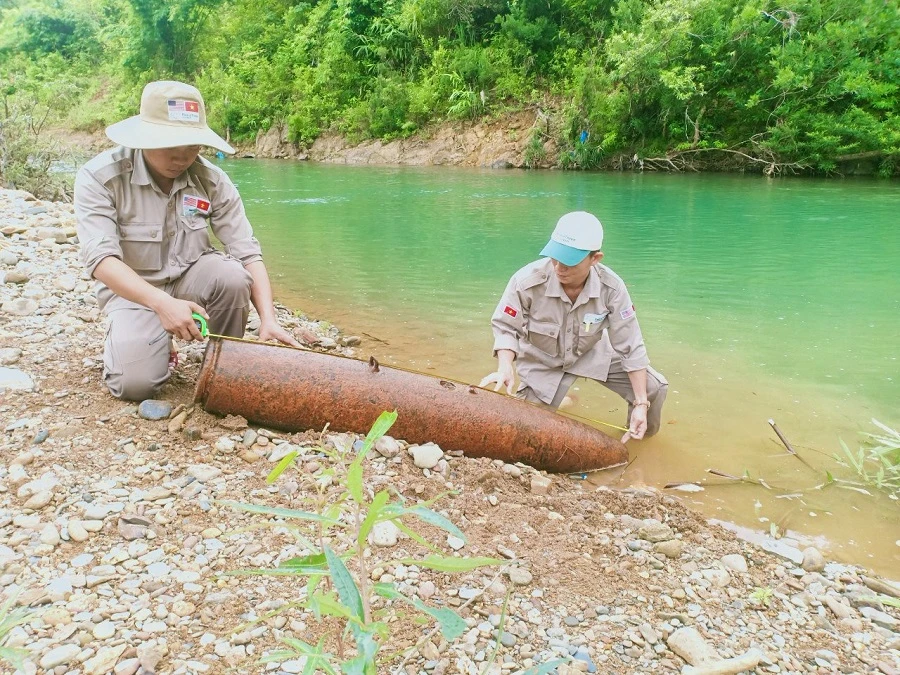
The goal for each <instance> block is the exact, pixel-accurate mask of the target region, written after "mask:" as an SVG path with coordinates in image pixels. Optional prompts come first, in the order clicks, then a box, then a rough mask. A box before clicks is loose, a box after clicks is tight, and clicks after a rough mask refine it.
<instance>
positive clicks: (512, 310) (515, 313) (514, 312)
mask: <svg viewBox="0 0 900 675" xmlns="http://www.w3.org/2000/svg"><path fill="white" fill-rule="evenodd" d="M503 313H504V314H509V315H510V316H511V317H512V318H514V319H515V318H516V317H517V316H518V315H519V312H518V310H516V309H515V308H513V307H510V306H509V305H507V306H506V307H504V308H503Z"/></svg>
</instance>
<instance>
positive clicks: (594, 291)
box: [544, 258, 600, 307]
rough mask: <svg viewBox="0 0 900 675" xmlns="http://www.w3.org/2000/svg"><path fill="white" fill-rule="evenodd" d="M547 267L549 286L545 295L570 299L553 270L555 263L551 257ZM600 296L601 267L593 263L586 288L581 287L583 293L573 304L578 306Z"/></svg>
mask: <svg viewBox="0 0 900 675" xmlns="http://www.w3.org/2000/svg"><path fill="white" fill-rule="evenodd" d="M547 267H548V269H547V275H548V276H547V288H546V290H545V291H544V295H546V296H547V297H548V298H564V299H566V300H569V296H568V295H566V292H565V290H563V287H562V284H561V283H559V279H557V278H556V273H555V272H554V271H553V263H552V262H550V259H549V258H547ZM599 297H600V269H599V268H598V267H597V265H593V266H592V267H591V271H590V272H589V273H588V278H587V281H585V283H584V288H582V289H581V293H579V294H578V297H577V298H576V299H575V302H573V303H572V305H573V307H578V306H580V305H583V304H584V303H586V302H587V301H588V300H590V299H592V298H599ZM570 302H571V301H570Z"/></svg>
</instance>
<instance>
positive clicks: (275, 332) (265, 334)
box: [259, 321, 300, 347]
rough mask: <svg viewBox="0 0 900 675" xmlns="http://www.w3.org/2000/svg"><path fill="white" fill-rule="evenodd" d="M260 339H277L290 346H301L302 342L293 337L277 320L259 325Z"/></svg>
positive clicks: (264, 340) (265, 340)
mask: <svg viewBox="0 0 900 675" xmlns="http://www.w3.org/2000/svg"><path fill="white" fill-rule="evenodd" d="M259 339H260V340H261V341H263V342H267V341H269V340H277V341H278V342H280V343H281V344H284V345H288V346H289V347H299V346H300V343H299V342H297V341H296V340H295V339H294V338H292V337H291V334H290V333H288V332H287V331H286V330H285V329H284V328H282V327H281V326H279V325H278V322H277V321H267V322H266V323H261V324H260V325H259Z"/></svg>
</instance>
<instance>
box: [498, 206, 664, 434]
mask: <svg viewBox="0 0 900 675" xmlns="http://www.w3.org/2000/svg"><path fill="white" fill-rule="evenodd" d="M602 244H603V226H602V225H601V224H600V221H599V220H597V218H595V217H594V216H593V215H591V214H590V213H585V212H584V211H576V212H573V213H567V214H566V215H564V216H563V217H562V218H560V219H559V222H558V223H557V224H556V229H555V230H554V231H553V235H552V236H551V238H550V242H549V243H548V244H547V246H545V247H544V250H543V251H541V255H543V256H547V257H546V258H543V259H541V260H538V261H536V262H533V263H531V264H530V265H526V266H525V267H523V268H522V269H520V270H519V271H518V272H516V273H515V274H514V275H513V277H512V279H510V281H509V284H508V285H507V286H506V290H505V291H504V292H503V297H502V298H501V299H500V304H499V305H497V309H496V311H495V312H494V316H493V318H492V319H491V325H492V327H493V331H494V356H496V357H497V361H498V370H497V372H495V373H492V374H490V375H488V376H487V377H485V378H484V379H483V380H482V381H481V386H482V387H484V386H487V385H489V384H496V387H495V390H499V389H500V388H501V387H506V389H507V392H508V393H510V394H512V393H513V383H514V381H515V372H514V365H513V364H514V362H515V364H517V367H516V370H517V371H518V374H519V379H520V380H521V382H520V384H519V389H518V392H517V396H518V397H519V398H524V399H525V400H527V401H532V402H541V403H545V404H548V405H550V406H552V407H553V408H558V407H559V405H560V403H562V400H563V398H564V397H565V396H566V393H567V392H568V391H569V388H570V387H571V386H572V384H573V383H574V382H575V380H576V379H577V378H579V377H586V378H588V379H591V380H596V381H598V382H600V384H602V385H604V386H605V387H606V388H608V389H611V390H612V391H614V392H616V393H617V394H619V395H620V396H621V397H622V398H624V399H625V400H626V401H628V429H629V430H628V433H626V434H625V437H624V438H623V439H622V441H623V442H625V441H627V440H628V439H629V438H637V439H640V438H643V437H644V436H645V435H646V436H652V435H653V434H655V433H656V432H658V431H659V426H660V418H661V415H662V406H663V402H664V401H665V400H666V393H667V391H668V387H669V384H668V382H667V381H666V379H665V378H664V377H663V376H662V375H661V374H660V373H658V372H657V371H655V370H653V369H652V368H651V367H650V359H649V358H648V357H647V350H646V348H645V347H644V339H643V337H642V336H641V329H640V327H639V326H638V321H637V315H636V312H635V309H634V305H633V304H632V302H631V297H630V296H629V295H628V291H627V289H626V288H625V283H624V282H623V281H622V280H621V279H620V278H619V277H618V276H617V275H616V274H615V272H613V271H612V270H611V269H609V268H608V267H606V266H604V265H601V264H600V261H601V260H602V259H603V253H602V252H601V251H600V248H601V246H602Z"/></svg>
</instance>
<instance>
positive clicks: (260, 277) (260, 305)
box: [244, 260, 275, 323]
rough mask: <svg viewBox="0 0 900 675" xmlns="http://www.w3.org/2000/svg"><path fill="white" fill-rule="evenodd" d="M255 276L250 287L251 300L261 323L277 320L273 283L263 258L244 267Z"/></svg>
mask: <svg viewBox="0 0 900 675" xmlns="http://www.w3.org/2000/svg"><path fill="white" fill-rule="evenodd" d="M244 269H246V270H247V271H248V272H249V273H250V276H251V277H253V285H252V286H251V287H250V302H252V303H253V306H254V307H256V313H257V314H259V320H260V322H261V323H269V322H274V321H275V303H274V300H273V299H272V283H271V282H270V281H269V273H268V271H267V270H266V266H265V264H264V263H263V261H262V260H257V261H256V262H252V263H250V264H249V265H247V266H246V267H244Z"/></svg>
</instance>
